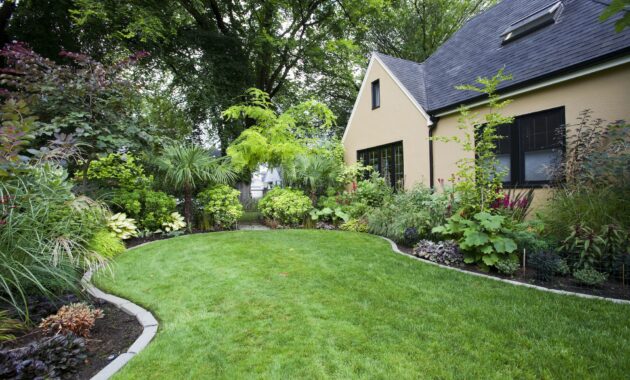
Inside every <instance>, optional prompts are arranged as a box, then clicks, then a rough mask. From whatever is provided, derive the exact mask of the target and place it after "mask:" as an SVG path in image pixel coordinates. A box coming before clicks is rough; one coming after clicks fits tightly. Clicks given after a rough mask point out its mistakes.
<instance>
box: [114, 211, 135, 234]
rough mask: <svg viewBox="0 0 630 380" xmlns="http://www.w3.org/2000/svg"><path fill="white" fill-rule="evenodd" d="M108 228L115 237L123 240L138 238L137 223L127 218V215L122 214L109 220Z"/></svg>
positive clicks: (115, 215)
mask: <svg viewBox="0 0 630 380" xmlns="http://www.w3.org/2000/svg"><path fill="white" fill-rule="evenodd" d="M107 227H109V229H110V231H111V232H112V233H113V234H114V236H116V237H118V238H120V239H122V240H127V239H129V238H132V237H134V236H138V228H137V227H136V221H135V220H134V219H131V218H127V215H125V214H123V213H120V212H119V213H117V214H114V215H112V216H111V217H110V218H109V221H108V222H107Z"/></svg>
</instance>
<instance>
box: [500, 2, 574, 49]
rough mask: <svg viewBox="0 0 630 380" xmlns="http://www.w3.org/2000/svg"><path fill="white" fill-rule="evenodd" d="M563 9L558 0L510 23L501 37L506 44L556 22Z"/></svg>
mask: <svg viewBox="0 0 630 380" xmlns="http://www.w3.org/2000/svg"><path fill="white" fill-rule="evenodd" d="M561 10H562V2H561V1H557V2H555V3H553V4H551V5H549V6H546V7H545V8H543V9H540V10H538V11H536V12H534V13H532V14H531V15H529V16H527V17H524V18H522V19H520V20H518V21H516V22H515V23H513V24H512V25H510V26H509V27H508V28H507V30H506V31H505V32H503V34H501V37H503V43H504V44H506V43H508V42H511V41H514V40H516V39H518V38H520V37H523V36H525V35H527V34H529V33H532V32H534V31H536V30H538V29H540V28H544V27H545V26H547V25H551V24H553V23H555V22H556V19H557V17H558V15H559V14H560V11H561Z"/></svg>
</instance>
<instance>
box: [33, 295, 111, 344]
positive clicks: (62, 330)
mask: <svg viewBox="0 0 630 380" xmlns="http://www.w3.org/2000/svg"><path fill="white" fill-rule="evenodd" d="M102 317H103V311H102V310H101V309H95V308H93V307H91V306H89V305H87V304H85V303H73V304H70V305H64V306H62V307H61V308H60V309H59V311H57V314H53V315H50V316H48V317H46V318H44V319H43V320H42V322H41V323H40V324H39V327H40V328H42V329H43V330H44V331H45V332H46V333H47V334H55V335H57V334H63V335H68V334H74V335H78V336H82V337H88V336H89V335H90V330H92V327H94V324H95V323H96V320H97V319H98V318H102Z"/></svg>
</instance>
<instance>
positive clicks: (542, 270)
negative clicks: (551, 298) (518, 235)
mask: <svg viewBox="0 0 630 380" xmlns="http://www.w3.org/2000/svg"><path fill="white" fill-rule="evenodd" d="M527 265H529V266H530V267H532V268H534V269H536V278H537V279H538V280H540V281H544V282H549V281H551V280H552V279H553V277H554V276H555V275H557V274H558V275H566V274H568V272H569V270H568V266H567V263H566V261H564V260H563V259H562V258H561V257H560V256H558V254H557V253H555V252H551V251H541V252H532V253H531V254H529V255H528V256H527Z"/></svg>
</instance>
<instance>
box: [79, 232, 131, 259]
mask: <svg viewBox="0 0 630 380" xmlns="http://www.w3.org/2000/svg"><path fill="white" fill-rule="evenodd" d="M88 248H89V249H91V250H93V251H95V252H96V253H98V254H99V255H101V256H103V257H105V258H107V259H112V258H114V257H116V256H118V255H120V254H121V253H123V252H125V245H124V244H123V242H122V240H121V239H120V238H119V237H117V236H116V235H115V234H112V233H111V232H110V231H108V230H104V229H102V230H99V231H98V232H97V233H96V234H94V236H92V239H90V241H89V243H88Z"/></svg>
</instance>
